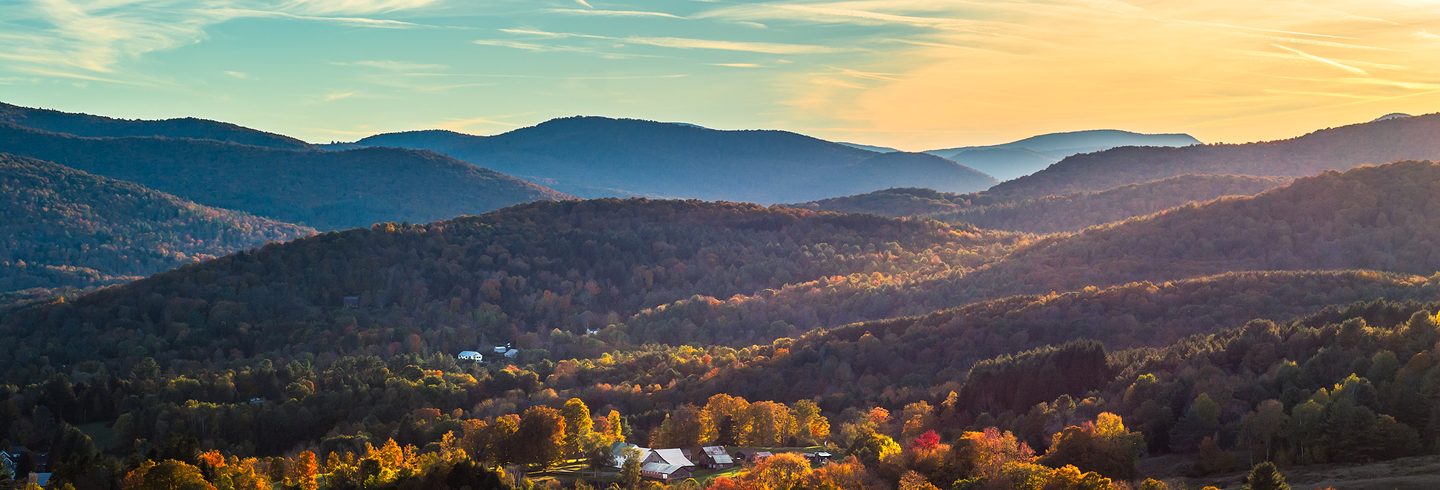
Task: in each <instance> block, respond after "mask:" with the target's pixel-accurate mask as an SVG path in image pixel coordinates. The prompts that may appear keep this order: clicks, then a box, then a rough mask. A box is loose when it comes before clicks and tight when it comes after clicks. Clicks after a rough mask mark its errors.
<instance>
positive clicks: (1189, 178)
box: [929, 175, 1292, 234]
mask: <svg viewBox="0 0 1440 490" xmlns="http://www.w3.org/2000/svg"><path fill="white" fill-rule="evenodd" d="M1291 180H1292V179H1290V178H1289V177H1256V176H1250V175H1181V176H1178V177H1171V178H1168V179H1164V180H1157V181H1154V182H1146V183H1144V184H1130V185H1125V186H1120V187H1116V188H1114V189H1110V190H1107V191H1104V192H1077V193H1075V194H1070V195H1068V196H1049V197H1042V198H1037V199H1026V200H1024V201H1018V202H1006V203H1000V204H990V205H985V206H969V207H959V208H957V209H955V210H953V211H939V212H935V214H932V215H930V216H929V217H930V218H934V219H938V220H940V221H945V222H949V223H969V224H972V225H975V226H978V227H980V228H988V229H994V230H1010V231H1023V232H1026V233H1040V234H1046V233H1061V232H1070V231H1079V230H1081V229H1084V228H1089V227H1091V226H1097V225H1103V224H1106V223H1114V222H1117V221H1124V220H1126V219H1129V218H1133V217H1136V216H1145V215H1147V214H1151V213H1158V212H1161V211H1164V210H1166V209H1170V208H1173V207H1176V206H1181V205H1184V204H1186V203H1190V202H1205V201H1209V200H1211V199H1215V198H1219V197H1223V196H1250V195H1255V194H1259V193H1261V192H1264V191H1267V190H1270V189H1273V188H1276V187H1280V186H1283V185H1286V184H1289V183H1290V181H1291Z"/></svg>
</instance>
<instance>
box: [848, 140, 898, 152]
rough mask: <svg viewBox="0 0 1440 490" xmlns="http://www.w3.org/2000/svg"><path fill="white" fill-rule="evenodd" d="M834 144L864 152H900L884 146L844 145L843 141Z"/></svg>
mask: <svg viewBox="0 0 1440 490" xmlns="http://www.w3.org/2000/svg"><path fill="white" fill-rule="evenodd" d="M836 143H840V144H842V145H845V146H848V147H851V148H859V149H861V150H865V151H873V152H875V153H895V152H897V151H900V150H896V149H894V148H890V147H885V146H870V145H862V144H860V143H846V142H844V141H837V142H836Z"/></svg>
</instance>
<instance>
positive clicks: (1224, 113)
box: [716, 0, 1440, 150]
mask: <svg viewBox="0 0 1440 490" xmlns="http://www.w3.org/2000/svg"><path fill="white" fill-rule="evenodd" d="M716 15H720V16H732V17H735V18H737V19H740V18H743V19H745V20H752V21H757V22H759V21H764V20H778V19H783V20H800V19H808V20H810V21H813V22H832V23H857V24H868V25H875V24H877V23H900V24H906V25H909V26H917V27H924V28H925V29H924V30H919V31H915V32H917V33H918V35H915V36H913V37H909V38H895V39H886V40H883V42H884V43H887V44H893V45H895V46H897V47H903V48H904V49H903V50H892V49H889V48H887V51H890V52H891V54H899V55H897V56H893V57H892V58H891V59H892V60H893V61H890V62H888V66H884V67H883V68H880V69H876V68H875V67H874V65H871V66H869V68H868V70H865V71H862V70H859V69H855V68H854V67H847V66H834V67H831V68H832V69H829V70H825V71H819V72H814V73H805V74H796V75H793V76H791V77H790V79H789V80H788V82H787V89H788V90H789V91H790V92H791V94H792V96H791V99H790V108H789V111H787V113H786V115H787V116H789V117H791V118H793V120H794V121H796V122H797V123H798V124H797V125H800V126H807V125H808V127H809V128H810V129H809V132H811V133H812V134H817V135H824V137H829V138H832V139H838V140H845V141H873V142H885V143H888V144H890V145H893V146H898V147H901V148H904V149H911V150H919V149H928V148H936V147H943V146H946V145H955V144H957V143H960V144H965V143H974V144H979V143H998V142H1002V141H1005V140H1007V139H1017V138H1021V137H1025V136H1029V135H1033V134H1038V133H1044V132H1050V131H1068V130H1077V129H1092V128H1102V127H1113V128H1121V129H1128V130H1134V131H1145V132H1188V133H1190V134H1191V135H1193V136H1195V137H1197V138H1199V139H1201V140H1203V141H1207V142H1217V141H1225V142H1243V141H1255V140H1267V139H1278V138H1286V137H1292V136H1296V135H1299V134H1303V133H1306V132H1309V131H1313V130H1315V129H1319V128H1324V127H1329V126H1339V125H1343V124H1350V123H1356V122H1363V121H1368V120H1370V119H1373V118H1375V117H1378V116H1381V115H1383V114H1386V113H1390V112H1405V113H1410V114H1422V113H1430V112H1437V111H1440V2H1436V1H1424V2H1406V1H1357V0H1322V1H1310V2H1297V1H1273V2H1272V1H1267V2H1252V1H1237V0H1209V1H1203V2H1197V1H1137V2H1130V3H1125V2H1120V1H1114V0H1073V1H1039V2H980V1H956V2H933V1H914V0H862V1H853V2H836V3H830V4H824V5H819V4H813V3H812V4H806V5H804V6H795V5H791V6H783V5H782V6H775V5H771V6H765V7H756V6H750V7H745V8H744V9H734V10H730V11H720V12H718V13H717V14H716Z"/></svg>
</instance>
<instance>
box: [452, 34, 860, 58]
mask: <svg viewBox="0 0 1440 490" xmlns="http://www.w3.org/2000/svg"><path fill="white" fill-rule="evenodd" d="M500 31H501V32H505V33H508V34H517V35H526V36H531V37H538V38H542V39H566V38H578V39H591V40H603V41H609V42H613V43H621V44H631V45H645V46H659V47H664V48H676V49H708V50H719V51H741V52H748V53H764V54H817V53H838V52H842V51H853V49H850V48H837V47H831V46H816V45H808V44H787V43H767V42H746V41H726V40H714V39H692V38H682V37H639V36H635V37H610V36H597V35H593V34H575V33H566V32H548V31H539V30H533V29H500ZM474 42H475V44H482V45H487V46H502V47H507V48H515V49H524V50H528V51H537V52H546V51H548V52H582V53H592V52H598V50H596V49H594V48H590V47H580V46H569V45H560V44H541V43H536V42H523V41H509V40H496V39H481V40H476V41H474Z"/></svg>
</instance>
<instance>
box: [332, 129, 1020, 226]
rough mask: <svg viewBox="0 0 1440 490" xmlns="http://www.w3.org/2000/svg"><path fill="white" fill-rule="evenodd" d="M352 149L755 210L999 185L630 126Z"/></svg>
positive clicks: (449, 137) (815, 147) (895, 164)
mask: <svg viewBox="0 0 1440 490" xmlns="http://www.w3.org/2000/svg"><path fill="white" fill-rule="evenodd" d="M355 146H363V147H371V146H389V147H401V148H419V149H427V150H432V151H435V152H439V153H443V154H446V155H449V156H452V157H455V158H459V159H461V160H465V161H467V162H470V163H473V164H475V165H479V166H482V167H486V168H491V169H494V170H496V171H499V172H504V173H506V174H510V175H515V176H517V177H521V178H524V179H528V180H530V181H532V182H540V183H544V184H545V185H548V186H551V187H554V188H555V189H557V190H560V191H563V192H568V193H571V194H575V195H579V196H583V197H625V196H648V197H681V198H693V199H704V200H723V201H748V202H756V203H761V204H771V203H777V202H797V201H809V200H815V199H823V198H827V197H835V196H844V195H850V194H858V193H863V192H870V191H874V190H879V189H884V188H886V187H914V186H933V187H936V188H938V190H942V191H949V192H975V191H980V190H984V189H987V188H989V187H990V186H992V185H994V184H996V183H997V181H996V180H995V179H993V178H991V177H989V176H987V175H984V174H983V173H980V172H977V171H975V170H974V169H970V168H967V167H965V166H963V165H959V164H956V163H954V162H950V161H947V160H944V159H940V158H933V157H929V156H922V155H919V154H914V153H886V154H877V153H875V152H871V151H867V150H862V149H858V148H852V147H849V146H845V145H841V144H837V143H831V142H828V141H822V140H819V139H815V138H811V137H808V136H803V135H799V134H795V133H789V132H784V131H718V130H713V129H706V128H701V127H696V126H691V125H681V124H673V123H658V122H651V121H640V120H633V119H609V118H602V117H571V118H563V119H554V120H551V121H547V122H544V123H541V124H539V125H536V126H533V127H528V128H523V129H517V130H515V131H511V132H508V133H504V134H500V135H495V136H470V135H464V134H459V133H454V132H450V131H413V132H407V133H392V134H382V135H376V136H371V137H369V138H365V139H362V140H360V141H358V142H355V143H353V144H346V145H343V146H334V147H332V148H349V147H355Z"/></svg>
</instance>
